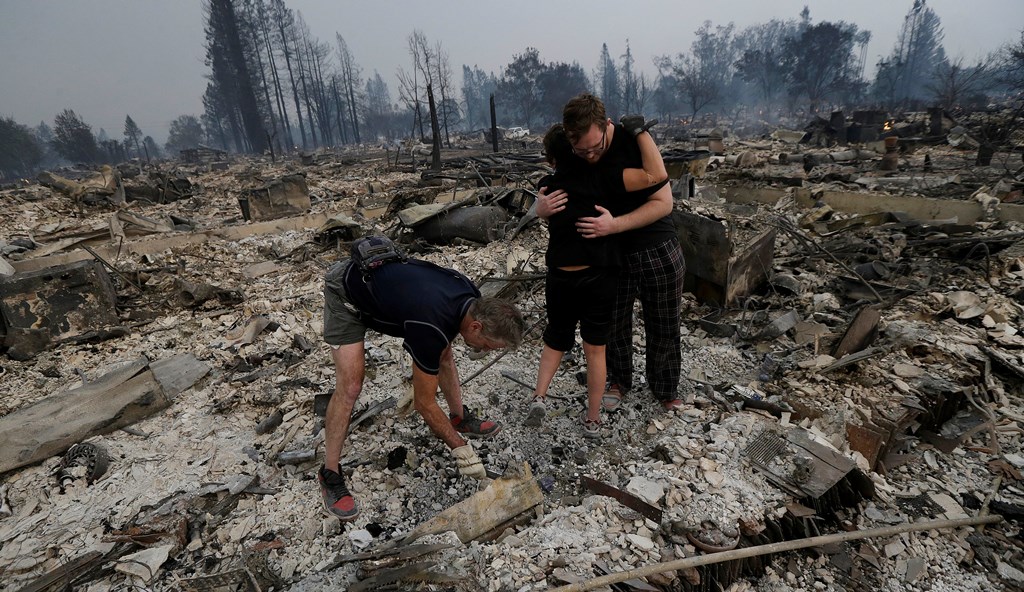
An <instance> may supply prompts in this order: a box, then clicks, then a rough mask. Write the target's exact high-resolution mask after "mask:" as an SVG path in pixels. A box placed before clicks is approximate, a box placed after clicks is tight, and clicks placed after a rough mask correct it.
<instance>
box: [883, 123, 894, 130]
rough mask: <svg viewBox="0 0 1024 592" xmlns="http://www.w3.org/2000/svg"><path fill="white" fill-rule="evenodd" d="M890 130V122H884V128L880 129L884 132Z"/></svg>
mask: <svg viewBox="0 0 1024 592" xmlns="http://www.w3.org/2000/svg"><path fill="white" fill-rule="evenodd" d="M891 129H892V122H891V121H886V122H885V126H883V127H882V131H886V132H887V131H889V130H891Z"/></svg>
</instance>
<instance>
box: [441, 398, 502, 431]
mask: <svg viewBox="0 0 1024 592" xmlns="http://www.w3.org/2000/svg"><path fill="white" fill-rule="evenodd" d="M448 417H450V418H451V420H452V427H454V428H455V431H456V432H458V433H460V434H462V435H463V436H468V437H471V438H473V437H476V438H489V437H491V436H493V435H494V434H497V433H498V432H500V431H501V426H500V425H498V424H497V423H495V422H493V421H488V420H485V419H480V418H479V417H477V416H476V414H475V413H473V410H472V409H470V408H469V407H466V406H465V405H463V406H462V417H459V416H458V415H455V414H454V413H449V414H448Z"/></svg>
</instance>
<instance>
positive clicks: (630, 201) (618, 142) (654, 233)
mask: <svg viewBox="0 0 1024 592" xmlns="http://www.w3.org/2000/svg"><path fill="white" fill-rule="evenodd" d="M589 166H591V167H592V168H594V169H597V170H598V171H619V175H618V180H617V181H616V180H615V179H614V178H613V177H614V175H603V174H601V177H602V178H603V179H604V182H606V183H608V185H607V186H606V189H607V190H608V191H609V192H610V193H611V194H613V195H615V196H616V197H615V199H613V200H609V203H610V206H608V210H609V211H610V212H611V213H612V215H613V216H621V215H623V214H628V213H629V212H632V211H633V210H635V209H637V208H639V207H640V206H642V205H644V204H645V203H646V202H647V199H648V198H649V197H650V196H651V195H653V194H654V192H655V191H657V190H659V189H661V188H662V187H663V186H664V184H658V185H655V186H654V187H649V188H647V189H643V190H641V191H631V192H628V193H627V192H626V188H625V185H624V183H623V180H622V174H621V172H622V169H626V168H637V169H642V168H643V157H641V155H640V145H639V144H637V142H636V138H634V137H633V136H631V135H630V133H629V132H628V131H626V128H624V127H623V126H622V125H619V124H616V125H615V133H614V134H612V141H611V143H610V144H609V146H608V148H607V150H605V153H604V154H602V155H601V159H600V160H598V161H597V163H596V164H593V165H589ZM677 236H678V235H677V233H676V225H675V222H673V221H672V214H671V213H669V214H668V215H667V216H665V217H663V218H660V219H658V220H655V221H654V222H652V223H650V224H648V225H647V226H644V227H641V228H636V229H634V230H628V231H626V232H623V233H621V234H619V241H620V243H619V244H620V245H621V247H622V248H623V249H624V250H625V251H626V252H632V251H636V250H639V249H643V248H647V247H652V246H655V245H659V244H661V243H663V242H665V241H667V240H669V239H672V238H675V237H677Z"/></svg>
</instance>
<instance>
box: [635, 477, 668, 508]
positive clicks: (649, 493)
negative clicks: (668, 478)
mask: <svg viewBox="0 0 1024 592" xmlns="http://www.w3.org/2000/svg"><path fill="white" fill-rule="evenodd" d="M626 491H628V492H629V493H632V494H633V495H635V496H637V497H639V498H641V499H643V500H644V501H646V502H647V503H649V504H656V503H658V500H660V499H661V498H662V496H664V495H665V486H664V485H662V484H661V483H658V482H657V481H651V480H650V479H647V478H645V477H633V478H632V479H630V480H629V483H627V484H626Z"/></svg>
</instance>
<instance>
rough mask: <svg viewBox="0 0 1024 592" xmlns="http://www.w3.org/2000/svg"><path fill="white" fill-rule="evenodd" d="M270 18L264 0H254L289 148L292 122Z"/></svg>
mask: <svg viewBox="0 0 1024 592" xmlns="http://www.w3.org/2000/svg"><path fill="white" fill-rule="evenodd" d="M269 23H270V19H269V18H268V8H267V6H266V4H265V0H257V2H256V21H255V23H254V24H255V25H256V26H257V28H258V30H259V34H260V42H261V43H262V44H263V46H264V48H265V49H266V52H267V64H268V68H269V70H270V80H271V81H272V82H273V83H274V104H275V105H276V107H277V115H278V118H279V119H280V120H281V127H282V129H283V130H284V134H285V138H287V142H286V145H287V148H288V150H291V147H292V146H293V144H294V136H293V135H292V124H291V122H290V121H289V120H288V102H287V100H286V99H285V98H284V89H283V87H282V85H281V76H280V74H279V73H278V71H277V60H276V59H275V58H274V41H273V39H274V38H273V37H272V36H271V34H270V24H269Z"/></svg>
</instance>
